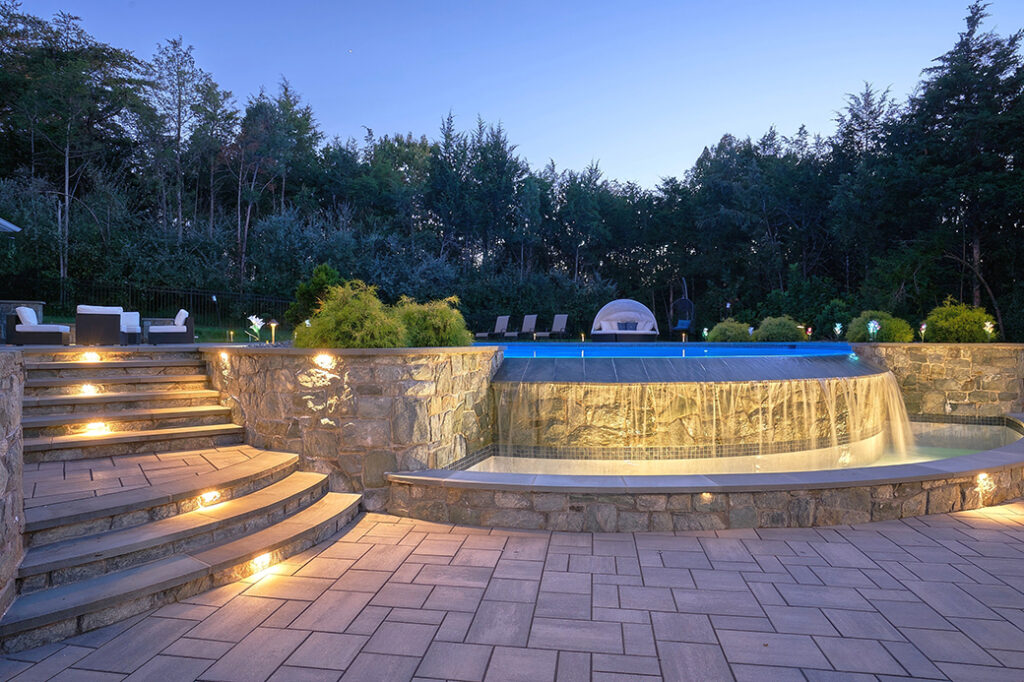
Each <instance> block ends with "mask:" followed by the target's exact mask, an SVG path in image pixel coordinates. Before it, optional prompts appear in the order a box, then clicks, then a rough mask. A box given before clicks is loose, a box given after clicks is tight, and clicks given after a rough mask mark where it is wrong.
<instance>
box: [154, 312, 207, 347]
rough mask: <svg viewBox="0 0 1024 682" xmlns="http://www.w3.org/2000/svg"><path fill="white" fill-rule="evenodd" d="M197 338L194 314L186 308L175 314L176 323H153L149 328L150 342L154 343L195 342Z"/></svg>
mask: <svg viewBox="0 0 1024 682" xmlns="http://www.w3.org/2000/svg"><path fill="white" fill-rule="evenodd" d="M195 340H196V334H195V328H194V327H193V322H192V316H191V315H189V314H188V311H187V310H184V309H182V310H179V311H178V314H177V315H175V316H174V324H164V325H153V326H152V327H150V328H149V342H150V343H152V344H160V343H195Z"/></svg>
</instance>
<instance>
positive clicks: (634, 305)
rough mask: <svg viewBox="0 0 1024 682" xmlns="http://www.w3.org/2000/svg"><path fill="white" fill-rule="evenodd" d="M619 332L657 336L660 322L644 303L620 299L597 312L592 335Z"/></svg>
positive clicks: (591, 331)
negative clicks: (634, 324) (634, 325)
mask: <svg viewBox="0 0 1024 682" xmlns="http://www.w3.org/2000/svg"><path fill="white" fill-rule="evenodd" d="M634 322H635V323H636V327H635V328H633V324H632V323H634ZM620 323H622V325H620ZM619 331H623V332H629V333H640V334H645V333H646V334H657V333H658V321H657V320H656V319H655V318H654V313H652V312H651V310H650V308H648V307H647V306H645V305H644V304H643V303H640V302H639V301H634V300H633V299H630V298H620V299H618V300H617V301H612V302H611V303H609V304H607V305H605V306H604V307H603V308H601V309H600V310H599V311H597V317H595V318H594V326H593V327H592V328H591V330H590V333H591V334H594V333H597V332H619Z"/></svg>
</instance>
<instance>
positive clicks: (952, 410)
mask: <svg viewBox="0 0 1024 682" xmlns="http://www.w3.org/2000/svg"><path fill="white" fill-rule="evenodd" d="M853 348H854V351H855V352H856V353H857V355H859V356H860V357H861V358H862V359H863V360H865V361H867V362H869V363H871V364H874V365H877V366H879V367H885V368H886V369H889V370H890V371H892V373H893V374H894V375H896V380H897V381H898V382H899V385H900V390H901V391H902V392H903V400H904V402H905V403H906V406H907V412H908V413H909V414H911V415H926V416H935V415H946V416H952V417H957V416H963V417H1001V416H1002V415H1004V414H1008V413H1013V412H1020V411H1022V409H1024V345H1021V344H1010V343H963V344H957V343H913V344H911V343H877V344H876V343H858V344H854V346H853Z"/></svg>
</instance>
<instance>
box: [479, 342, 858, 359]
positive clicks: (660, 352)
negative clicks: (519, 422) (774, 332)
mask: <svg viewBox="0 0 1024 682" xmlns="http://www.w3.org/2000/svg"><path fill="white" fill-rule="evenodd" d="M495 344H497V345H501V346H504V347H505V357H506V358H695V359H700V358H757V357H824V356H841V355H850V354H851V353H852V352H853V350H852V349H851V348H850V345H849V344H847V343H818V342H805V343H637V344H628V343H589V342H588V343H578V342H575V343H559V342H531V341H512V342H509V343H503V342H501V341H500V340H498V341H495V342H494V343H489V344H486V345H495Z"/></svg>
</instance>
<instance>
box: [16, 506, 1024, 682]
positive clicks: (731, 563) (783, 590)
mask: <svg viewBox="0 0 1024 682" xmlns="http://www.w3.org/2000/svg"><path fill="white" fill-rule="evenodd" d="M907 678H918V679H950V680H986V681H987V680H1024V503H1022V502H1015V503H1011V504H1006V505H1001V506H998V507H993V508H989V509H984V510H977V511H971V512H960V513H955V514H944V515H937V516H925V517H919V518H912V519H906V520H903V521H893V522H886V523H875V524H870V525H863V526H841V527H832V528H821V529H777V530H776V529H772V530H733V531H718V532H715V531H707V532H688V533H676V534H658V533H637V534H589V533H574V534H570V533H548V532H524V531H505V530H489V529H481V528H472V527H464V526H450V525H441V524H433V523H425V522H420V521H415V520H410V519H405V518H399V517H393V516H384V515H377V514H368V515H366V516H364V517H362V518H361V519H359V520H358V521H357V522H356V523H355V524H353V525H352V526H350V527H349V528H348V529H346V530H345V531H344V532H342V533H340V534H339V535H338V536H337V537H336V538H334V539H333V540H332V541H330V542H327V543H324V544H322V545H320V546H318V547H315V548H313V549H311V550H309V551H307V552H304V553H303V554H301V555H299V556H296V557H293V558H291V559H289V560H288V561H287V562H285V563H283V564H279V565H278V566H276V567H273V568H271V569H269V570H268V571H266V572H265V573H264V574H262V575H258V576H254V577H252V578H250V579H248V580H243V581H240V582H237V583H234V584H231V585H227V586H224V587H221V588H218V589H215V590H212V591H210V592H207V593H204V594H201V595H199V596H196V597H193V598H190V599H188V600H186V601H185V602H182V603H178V604H172V605H169V606H165V607H163V608H160V609H157V610H155V611H153V612H150V613H147V614H144V615H141V616H137V617H135V618H132V619H129V620H127V621H124V622H122V623H118V624H116V625H113V626H110V627H108V628H105V629H103V630H97V631H95V632H91V633H87V634H85V635H82V636H79V637H76V638H73V639H70V640H67V641H65V642H63V643H60V644H53V645H48V646H45V647H41V648H39V649H35V650H31V651H25V652H22V653H19V654H14V655H12V656H10V657H8V658H0V680H8V679H14V680H19V681H21V680H47V679H54V680H122V679H129V680H161V681H164V680H167V681H173V680H193V679H202V680H222V681H230V680H240V681H242V680H244V681H246V682H248V681H251V680H267V679H271V680H330V681H334V682H337V680H345V681H346V682H350V681H352V680H356V681H359V682H369V681H372V680H382V681H383V680H386V681H388V682H391V681H394V680H411V679H423V680H426V679H451V680H487V681H489V682H490V681H497V680H525V681H528V682H541V681H543V680H556V679H557V680H567V681H568V680H595V681H596V680H656V679H665V680H720V679H724V680H730V679H736V680H757V681H758V682H762V681H764V680H871V679H879V680H895V679H907Z"/></svg>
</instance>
